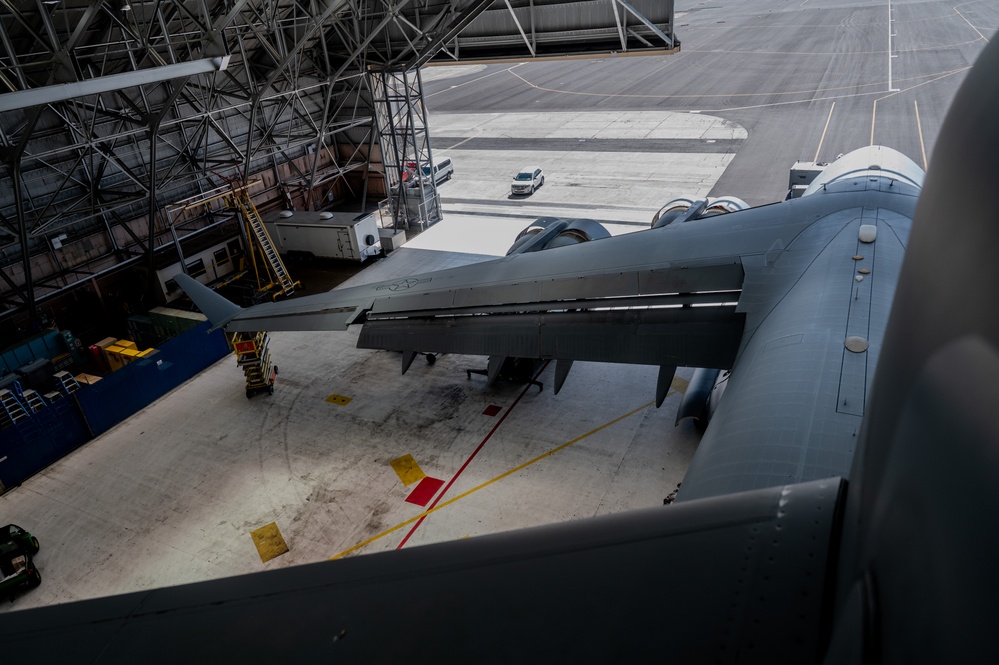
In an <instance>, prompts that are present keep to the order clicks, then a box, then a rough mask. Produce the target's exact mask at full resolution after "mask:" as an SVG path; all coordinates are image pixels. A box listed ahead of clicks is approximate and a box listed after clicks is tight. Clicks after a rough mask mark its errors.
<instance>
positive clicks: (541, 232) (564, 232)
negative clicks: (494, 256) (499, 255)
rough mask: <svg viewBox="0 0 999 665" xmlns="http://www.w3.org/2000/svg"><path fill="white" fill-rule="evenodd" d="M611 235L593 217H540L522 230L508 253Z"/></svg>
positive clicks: (518, 252) (598, 238)
mask: <svg viewBox="0 0 999 665" xmlns="http://www.w3.org/2000/svg"><path fill="white" fill-rule="evenodd" d="M609 237H610V232H609V231H608V230H607V229H605V228H604V227H603V225H602V224H600V223H599V222H595V221H593V220H592V219H567V218H564V217H539V218H538V219H536V220H535V221H534V222H533V223H532V224H531V225H530V226H528V227H527V228H526V229H524V230H523V231H521V232H520V235H518V236H517V239H516V240H514V241H513V244H512V245H510V249H509V250H508V251H507V253H506V255H507V256H510V255H511V254H524V253H526V252H538V251H541V250H543V249H554V248H556V247H567V246H569V245H578V244H579V243H581V242H588V241H590V240H600V239H601V238H609Z"/></svg>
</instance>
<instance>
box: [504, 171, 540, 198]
mask: <svg viewBox="0 0 999 665" xmlns="http://www.w3.org/2000/svg"><path fill="white" fill-rule="evenodd" d="M543 184H545V174H544V173H543V172H542V171H541V169H540V168H539V167H537V166H525V167H524V168H522V169H520V173H518V174H517V175H515V176H513V183H512V184H511V185H510V190H511V191H512V192H513V193H514V194H533V193H534V190H536V189H537V188H538V187H540V186H541V185H543Z"/></svg>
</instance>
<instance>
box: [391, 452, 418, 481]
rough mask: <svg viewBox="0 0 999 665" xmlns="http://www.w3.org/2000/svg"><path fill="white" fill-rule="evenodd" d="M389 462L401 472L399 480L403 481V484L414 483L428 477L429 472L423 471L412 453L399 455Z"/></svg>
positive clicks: (398, 472) (396, 470)
mask: <svg viewBox="0 0 999 665" xmlns="http://www.w3.org/2000/svg"><path fill="white" fill-rule="evenodd" d="M389 464H391V465H392V468H393V469H395V472H396V473H397V474H399V480H401V481H402V484H403V485H407V486H408V485H412V484H413V483H418V482H420V481H421V480H423V479H424V478H426V477H427V474H425V473H423V469H421V468H420V465H419V464H417V463H416V460H415V459H413V456H412V455H403V456H402V457H397V458H395V459H394V460H392V461H391V462H389Z"/></svg>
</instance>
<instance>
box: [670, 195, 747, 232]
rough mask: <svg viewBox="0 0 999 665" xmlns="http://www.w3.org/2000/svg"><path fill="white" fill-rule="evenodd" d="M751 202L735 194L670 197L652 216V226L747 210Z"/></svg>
mask: <svg viewBox="0 0 999 665" xmlns="http://www.w3.org/2000/svg"><path fill="white" fill-rule="evenodd" d="M748 207H749V204H748V203H746V202H745V201H743V200H742V199H740V198H738V197H735V196H721V197H711V198H707V199H691V198H687V197H685V196H680V197H677V198H675V199H670V200H669V201H667V202H666V205H664V206H663V207H662V208H660V209H659V212H657V213H656V214H655V215H653V217H652V228H654V229H658V228H660V227H663V226H666V225H668V224H673V223H674V222H680V223H683V222H692V221H694V220H695V219H704V218H705V217H714V216H715V215H723V214H725V213H729V212H736V211H738V210H745V209H746V208H748Z"/></svg>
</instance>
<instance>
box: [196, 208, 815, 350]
mask: <svg viewBox="0 0 999 665" xmlns="http://www.w3.org/2000/svg"><path fill="white" fill-rule="evenodd" d="M803 207H807V206H803ZM811 207H815V206H814V205H812V206H811ZM812 221H814V218H813V217H811V216H809V215H808V214H805V213H795V211H794V210H790V209H788V206H787V205H786V204H777V205H772V206H763V207H761V208H755V209H750V210H744V211H740V212H733V213H728V214H725V215H719V216H715V217H708V218H704V219H695V220H693V221H690V222H684V223H673V224H670V225H667V226H664V227H661V228H655V229H649V230H645V231H639V232H636V233H631V234H627V235H622V236H617V237H612V238H604V239H600V240H594V241H590V242H584V243H581V244H578V245H572V246H567V247H558V248H553V249H544V250H542V251H531V252H525V253H519V254H513V255H510V256H506V257H503V258H500V259H496V260H492V261H485V262H482V263H476V264H473V265H468V266H463V267H459V268H451V269H447V270H442V271H438V272H429V273H423V274H413V275H409V276H405V277H400V278H397V279H394V280H391V281H387V282H381V283H377V284H371V285H365V286H358V287H352V288H346V289H335V290H333V291H331V292H328V293H323V294H317V295H313V296H307V297H303V298H297V299H292V300H287V301H282V302H276V303H266V304H261V305H257V306H254V307H250V308H247V309H241V308H238V307H236V306H235V305H232V304H231V303H228V302H227V301H225V300H224V299H222V298H221V297H220V296H218V295H217V294H214V293H213V292H211V291H210V290H208V289H207V288H206V287H203V286H202V285H201V284H199V283H197V282H196V281H195V280H193V279H191V278H189V277H186V276H184V275H179V276H178V277H177V281H178V283H179V284H180V286H181V287H182V288H183V289H184V290H185V291H186V292H187V293H188V295H189V296H191V298H192V299H193V300H194V301H195V303H196V304H197V305H198V306H199V308H201V310H202V311H203V312H205V314H206V315H207V316H208V317H209V318H210V319H211V320H212V322H213V323H214V324H215V325H217V326H222V327H224V328H225V330H226V331H229V332H233V331H259V330H266V331H279V330H342V329H345V328H346V327H347V326H348V325H351V324H363V329H362V331H361V334H360V337H359V341H358V346H359V347H361V348H373V349H386V350H392V351H401V352H419V353H459V354H468V355H486V356H492V357H513V358H539V359H541V358H543V359H554V360H559V361H573V360H588V361H599V362H617V363H634V364H645V365H659V366H673V367H676V366H690V367H716V368H731V367H732V365H733V363H734V361H735V358H736V355H737V353H738V351H739V348H740V343H741V340H742V335H743V331H744V328H745V321H746V317H747V316H750V315H752V314H753V313H754V312H756V311H763V310H764V309H765V308H767V307H768V306H770V305H769V304H768V302H767V300H766V299H762V300H761V299H760V298H749V299H748V300H746V299H745V298H744V294H743V288H744V283H745V277H746V266H747V265H749V266H752V267H753V268H754V269H755V267H756V266H761V265H765V264H766V262H767V261H768V256H769V255H770V254H772V253H773V252H774V251H775V249H774V248H775V247H783V246H784V245H786V244H789V243H790V242H791V241H792V240H793V238H794V237H795V236H797V235H798V234H799V233H800V232H801V231H802V230H803V229H804V228H806V227H807V226H808V224H809V223H811V222H812ZM778 253H779V251H778ZM390 260H391V259H390ZM781 279H782V280H784V281H787V282H788V283H791V282H792V281H793V279H794V276H793V275H792V276H782V277H781ZM771 291H773V290H772V289H771ZM740 300H742V301H743V304H742V305H740V306H739V307H738V308H737V303H740ZM747 302H749V303H752V305H751V306H747V305H746V304H745V303H747Z"/></svg>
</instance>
